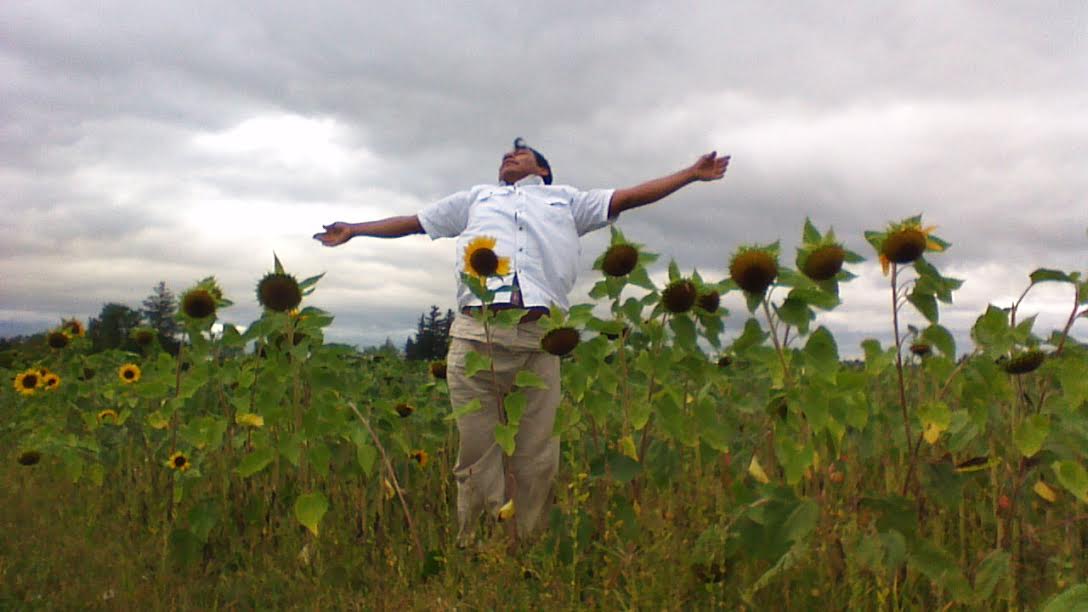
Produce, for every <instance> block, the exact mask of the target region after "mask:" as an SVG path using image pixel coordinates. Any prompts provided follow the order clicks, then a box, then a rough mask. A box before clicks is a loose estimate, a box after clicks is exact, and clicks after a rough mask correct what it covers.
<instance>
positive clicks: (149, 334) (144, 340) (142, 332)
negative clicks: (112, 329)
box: [132, 327, 155, 347]
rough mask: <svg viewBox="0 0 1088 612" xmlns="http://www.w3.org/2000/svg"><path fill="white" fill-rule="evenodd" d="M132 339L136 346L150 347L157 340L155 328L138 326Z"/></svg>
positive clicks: (133, 331) (133, 332)
mask: <svg viewBox="0 0 1088 612" xmlns="http://www.w3.org/2000/svg"><path fill="white" fill-rule="evenodd" d="M132 341H133V342H135V343H136V346H141V347H148V346H151V343H152V342H154V341H155V330H153V329H150V328H147V327H137V328H136V329H134V330H132Z"/></svg>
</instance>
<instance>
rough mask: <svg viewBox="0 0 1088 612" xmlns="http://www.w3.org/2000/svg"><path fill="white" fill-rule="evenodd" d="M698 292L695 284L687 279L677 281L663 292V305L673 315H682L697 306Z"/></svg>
mask: <svg viewBox="0 0 1088 612" xmlns="http://www.w3.org/2000/svg"><path fill="white" fill-rule="evenodd" d="M696 296H697V291H696V289H695V283H693V282H691V281H690V280H688V279H686V278H681V279H679V280H675V281H673V282H671V283H669V284H668V286H666V287H665V290H664V291H662V292H661V303H662V304H664V305H665V309H666V310H668V311H669V312H672V313H677V314H679V313H681V312H687V311H689V310H691V307H692V306H694V305H695V298H696Z"/></svg>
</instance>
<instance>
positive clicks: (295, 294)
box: [257, 272, 302, 312]
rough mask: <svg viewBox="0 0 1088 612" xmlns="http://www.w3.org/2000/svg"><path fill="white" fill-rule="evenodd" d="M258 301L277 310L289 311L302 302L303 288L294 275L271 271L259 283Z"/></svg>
mask: <svg viewBox="0 0 1088 612" xmlns="http://www.w3.org/2000/svg"><path fill="white" fill-rule="evenodd" d="M257 301H258V302H260V304H261V306H264V307H265V308H267V309H269V310H273V311H275V312H289V311H291V310H294V309H295V308H297V307H298V305H299V304H301V303H302V289H301V288H300V287H299V286H298V280H296V279H295V277H294V276H292V275H290V274H286V273H280V272H269V273H268V274H265V275H264V278H262V279H261V280H260V282H259V283H257Z"/></svg>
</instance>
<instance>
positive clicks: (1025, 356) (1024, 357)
mask: <svg viewBox="0 0 1088 612" xmlns="http://www.w3.org/2000/svg"><path fill="white" fill-rule="evenodd" d="M1045 359H1046V353H1044V352H1043V351H1040V350H1039V349H1031V350H1027V351H1023V352H1020V353H1017V354H1016V355H1013V356H1012V358H1010V359H1008V360H1007V361H1005V362H1003V364H1002V366H1001V367H1002V368H1003V369H1004V370H1005V372H1007V373H1009V374H1016V375H1019V374H1027V373H1029V372H1034V371H1035V370H1037V369H1039V366H1041V365H1043V361H1044V360H1045Z"/></svg>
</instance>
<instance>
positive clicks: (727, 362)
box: [718, 355, 733, 368]
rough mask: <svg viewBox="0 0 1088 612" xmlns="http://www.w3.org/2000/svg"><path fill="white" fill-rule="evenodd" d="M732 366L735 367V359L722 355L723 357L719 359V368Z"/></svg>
mask: <svg viewBox="0 0 1088 612" xmlns="http://www.w3.org/2000/svg"><path fill="white" fill-rule="evenodd" d="M731 365H733V358H732V357H731V356H729V355H722V356H721V357H719V358H718V367H719V368H728V367H729V366H731Z"/></svg>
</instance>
